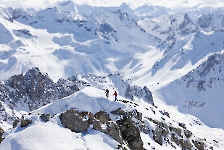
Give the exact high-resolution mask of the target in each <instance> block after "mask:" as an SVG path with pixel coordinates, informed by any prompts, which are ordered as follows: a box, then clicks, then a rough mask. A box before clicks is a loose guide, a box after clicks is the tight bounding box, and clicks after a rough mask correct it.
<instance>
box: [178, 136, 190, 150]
mask: <svg viewBox="0 0 224 150" xmlns="http://www.w3.org/2000/svg"><path fill="white" fill-rule="evenodd" d="M179 143H180V145H181V146H182V149H188V150H190V149H191V148H192V146H193V145H192V144H191V142H190V141H189V140H183V139H180V140H179Z"/></svg>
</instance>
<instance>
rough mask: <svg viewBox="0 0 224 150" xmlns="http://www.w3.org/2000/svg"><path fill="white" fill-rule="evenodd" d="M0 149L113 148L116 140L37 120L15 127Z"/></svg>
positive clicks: (100, 134) (92, 131)
mask: <svg viewBox="0 0 224 150" xmlns="http://www.w3.org/2000/svg"><path fill="white" fill-rule="evenodd" d="M4 143H5V144H1V145H0V149H11V150H18V149H32V150H39V149H41V150H61V149H66V150H74V149H77V150H82V149H90V150H94V149H96V148H97V149H100V150H103V149H105V148H106V149H108V150H113V149H115V148H116V147H115V146H116V144H117V142H116V141H114V140H113V139H112V138H111V137H109V136H108V135H106V134H104V133H101V132H98V131H95V130H93V129H89V131H88V133H86V134H84V133H74V132H71V131H70V130H69V129H65V128H64V127H62V126H61V125H58V124H55V123H52V122H48V123H43V122H41V121H39V120H35V122H34V123H33V124H32V125H31V126H29V127H27V128H22V127H19V128H17V129H16V130H15V131H14V133H13V134H11V135H10V136H8V137H7V139H5V141H4Z"/></svg>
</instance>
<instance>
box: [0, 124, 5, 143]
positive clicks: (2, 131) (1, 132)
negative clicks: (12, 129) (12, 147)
mask: <svg viewBox="0 0 224 150" xmlns="http://www.w3.org/2000/svg"><path fill="white" fill-rule="evenodd" d="M3 134H4V130H3V129H2V128H1V127H0V143H1V142H2V141H3V138H2V135H3Z"/></svg>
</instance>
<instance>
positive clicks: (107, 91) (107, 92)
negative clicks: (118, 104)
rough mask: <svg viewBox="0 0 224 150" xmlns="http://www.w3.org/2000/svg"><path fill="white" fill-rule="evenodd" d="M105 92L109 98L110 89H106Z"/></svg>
mask: <svg viewBox="0 0 224 150" xmlns="http://www.w3.org/2000/svg"><path fill="white" fill-rule="evenodd" d="M105 93H106V97H107V98H108V97H109V90H108V89H106V91H105Z"/></svg>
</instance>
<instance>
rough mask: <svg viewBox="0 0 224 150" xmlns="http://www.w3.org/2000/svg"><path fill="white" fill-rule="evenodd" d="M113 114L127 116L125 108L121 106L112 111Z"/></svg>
mask: <svg viewBox="0 0 224 150" xmlns="http://www.w3.org/2000/svg"><path fill="white" fill-rule="evenodd" d="M111 114H114V115H123V116H126V112H125V111H124V110H122V109H121V108H118V109H116V110H114V111H111Z"/></svg>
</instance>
